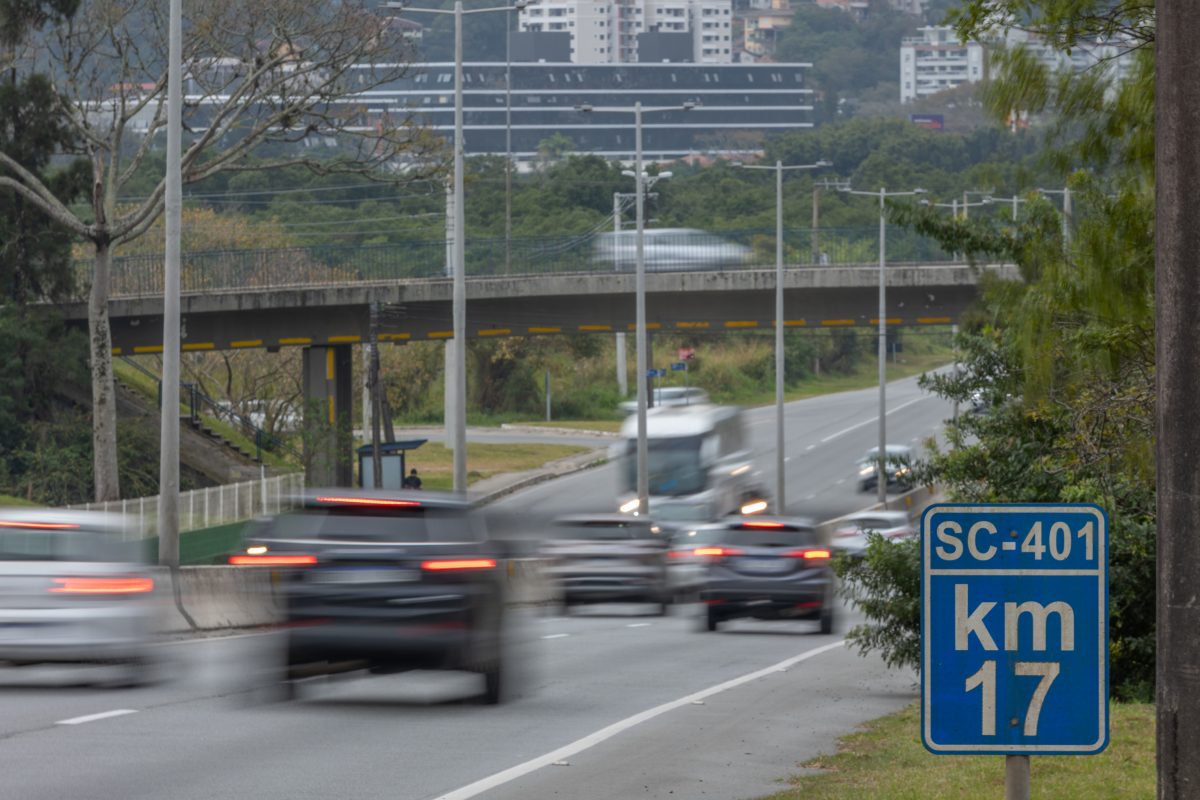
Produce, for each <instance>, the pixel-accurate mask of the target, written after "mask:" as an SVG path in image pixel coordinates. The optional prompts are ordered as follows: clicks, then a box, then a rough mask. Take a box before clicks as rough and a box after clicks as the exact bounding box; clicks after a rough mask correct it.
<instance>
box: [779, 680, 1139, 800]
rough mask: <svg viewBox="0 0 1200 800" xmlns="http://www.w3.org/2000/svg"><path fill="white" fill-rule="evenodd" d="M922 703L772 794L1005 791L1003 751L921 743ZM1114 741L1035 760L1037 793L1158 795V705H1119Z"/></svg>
mask: <svg viewBox="0 0 1200 800" xmlns="http://www.w3.org/2000/svg"><path fill="white" fill-rule="evenodd" d="M920 718H921V714H920V708H919V706H918V704H916V703H914V704H913V705H911V706H909V707H908V708H906V709H904V710H903V711H899V712H897V713H895V714H889V715H888V716H886V717H881V718H880V719H877V720H873V721H872V722H869V723H867V725H866V726H864V728H863V729H862V730H860V731H858V732H856V733H852V734H850V735H849V736H845V737H843V738H842V739H841V740H840V742H839V746H838V753H837V755H834V756H820V757H818V758H816V759H813V760H812V761H809V762H807V763H805V764H801V766H802V767H805V768H807V769H819V770H823V772H821V773H819V774H813V775H803V776H800V777H796V778H793V779H792V780H791V781H790V783H791V785H792V788H790V789H788V790H787V791H783V792H779V793H778V794H774V795H771V797H770V800H800V799H801V798H803V800H850V798H854V800H857V799H858V798H863V797H869V798H872V800H942V799H943V798H944V799H945V800H950V799H951V798H953V799H954V800H958V799H959V798H962V800H967V798H971V799H972V800H973V798H981V797H1003V796H1004V760H1003V758H1001V757H999V756H935V755H933V754H931V753H929V752H928V751H926V750H925V748H924V747H923V746H922V745H921V739H920V729H919V725H920ZM1110 726H1111V740H1110V742H1109V746H1108V749H1107V750H1105V751H1104V752H1103V753H1101V754H1100V755H1097V756H1090V757H1081V756H1036V757H1034V758H1033V759H1031V767H1032V772H1031V774H1032V787H1033V792H1032V794H1033V797H1036V798H1039V800H1077V798H1084V797H1086V798H1087V799H1088V800H1117V798H1143V797H1153V796H1154V786H1155V764H1154V706H1153V705H1150V704H1142V703H1129V704H1125V703H1114V704H1113V705H1112V718H1111V722H1110Z"/></svg>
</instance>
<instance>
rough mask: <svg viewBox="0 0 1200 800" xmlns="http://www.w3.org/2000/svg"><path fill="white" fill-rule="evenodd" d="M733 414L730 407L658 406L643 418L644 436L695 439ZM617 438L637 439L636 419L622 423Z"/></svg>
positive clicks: (706, 405)
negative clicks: (644, 422)
mask: <svg viewBox="0 0 1200 800" xmlns="http://www.w3.org/2000/svg"><path fill="white" fill-rule="evenodd" d="M735 414H737V409H736V408H733V407H732V406H717V405H712V404H710V403H693V404H691V405H687V406H662V407H659V408H652V409H649V411H648V412H647V414H646V429H647V430H646V433H647V435H648V436H650V437H652V438H653V437H666V436H695V435H696V434H698V433H705V432H706V431H709V430H712V428H713V426H714V425H715V424H716V423H717V422H719V421H721V420H723V419H726V418H728V417H731V416H734V415H735ZM621 435H622V436H625V437H626V438H631V437H633V436H636V435H637V419H636V418H631V419H627V420H626V421H625V424H624V425H623V426H622V427H621Z"/></svg>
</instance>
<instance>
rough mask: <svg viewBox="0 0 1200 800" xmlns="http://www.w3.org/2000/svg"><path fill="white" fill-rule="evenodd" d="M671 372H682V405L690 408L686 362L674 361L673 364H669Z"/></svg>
mask: <svg viewBox="0 0 1200 800" xmlns="http://www.w3.org/2000/svg"><path fill="white" fill-rule="evenodd" d="M671 371H672V372H682V373H683V388H684V392H683V404H684V405H685V406H690V405H691V404H692V402H691V398H690V397H688V393H687V389H689V388H690V384H689V383H688V368H687V362H686V361H675V362H673V363H672V364H671Z"/></svg>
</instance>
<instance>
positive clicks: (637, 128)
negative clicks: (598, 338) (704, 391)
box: [633, 100, 650, 514]
mask: <svg viewBox="0 0 1200 800" xmlns="http://www.w3.org/2000/svg"><path fill="white" fill-rule="evenodd" d="M633 125H634V149H635V150H636V158H635V162H634V179H633V180H634V185H635V186H636V187H637V190H636V191H637V198H636V201H635V202H636V203H637V245H636V253H637V281H636V293H637V330H636V331H635V335H636V338H637V392H638V396H637V401H638V402H637V495H638V513H639V514H646V513H648V512H649V510H650V475H649V472H648V462H649V447H648V443H647V441H646V400H647V395H648V394H649V393H648V392H647V391H646V371H647V369H648V368H649V365H648V364H647V363H646V355H647V343H646V260H645V256H646V254H645V250H644V247H643V245H644V244H645V243H644V241H643V239H644V237H645V212H644V211H643V207H644V206H645V202H644V200H645V192H646V186H645V173H644V170H645V166H644V165H643V164H642V103H641V101H640V100H639V101H638V102H636V103H634V104H633Z"/></svg>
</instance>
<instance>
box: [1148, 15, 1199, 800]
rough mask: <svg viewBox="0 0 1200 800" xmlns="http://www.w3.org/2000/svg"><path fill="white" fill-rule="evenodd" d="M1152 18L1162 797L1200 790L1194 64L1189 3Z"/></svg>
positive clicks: (1195, 27)
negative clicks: (1199, 746) (1198, 744)
mask: <svg viewBox="0 0 1200 800" xmlns="http://www.w3.org/2000/svg"><path fill="white" fill-rule="evenodd" d="M1156 9H1157V24H1156V25H1155V30H1156V33H1155V36H1156V41H1155V49H1156V56H1155V63H1156V70H1157V72H1156V74H1155V109H1154V112H1155V113H1154V116H1155V123H1154V124H1155V144H1154V147H1155V152H1154V163H1155V168H1154V169H1155V199H1154V201H1155V202H1154V204H1155V225H1154V230H1155V285H1156V287H1157V289H1156V295H1157V297H1156V302H1157V308H1156V314H1157V324H1156V326H1155V327H1156V330H1155V337H1156V342H1155V357H1156V366H1157V373H1156V376H1157V377H1156V380H1157V383H1158V386H1157V395H1158V404H1157V409H1156V414H1157V417H1158V419H1157V427H1158V436H1157V443H1156V445H1155V448H1156V456H1157V462H1158V471H1157V482H1158V549H1157V559H1158V589H1157V600H1158V603H1157V645H1158V646H1157V660H1156V667H1155V669H1156V681H1155V683H1156V698H1155V699H1156V711H1157V715H1158V726H1157V727H1158V737H1157V750H1158V752H1157V755H1158V799H1159V800H1187V799H1188V798H1194V797H1197V796H1200V758H1197V757H1196V741H1197V738H1198V737H1200V691H1197V683H1196V672H1197V669H1200V636H1197V635H1196V632H1197V631H1198V630H1200V606H1197V604H1196V586H1197V585H1198V584H1200V538H1198V537H1197V536H1196V534H1195V532H1196V530H1197V528H1198V527H1200V504H1197V503H1196V498H1197V497H1200V472H1197V470H1196V459H1195V454H1196V453H1197V452H1200V408H1198V407H1197V405H1196V376H1197V375H1200V347H1197V346H1196V342H1195V331H1196V329H1197V326H1200V305H1198V304H1197V302H1196V300H1197V298H1200V272H1197V271H1196V269H1195V268H1194V263H1193V262H1194V259H1195V254H1196V253H1197V252H1200V206H1197V204H1196V203H1195V202H1193V201H1192V195H1193V193H1194V192H1195V186H1196V181H1197V180H1200V148H1197V147H1196V140H1197V137H1198V136H1200V63H1197V61H1196V59H1195V47H1194V45H1193V42H1195V41H1196V37H1197V36H1200V15H1197V14H1196V9H1195V4H1194V2H1193V0H1158V1H1157V3H1156Z"/></svg>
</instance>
